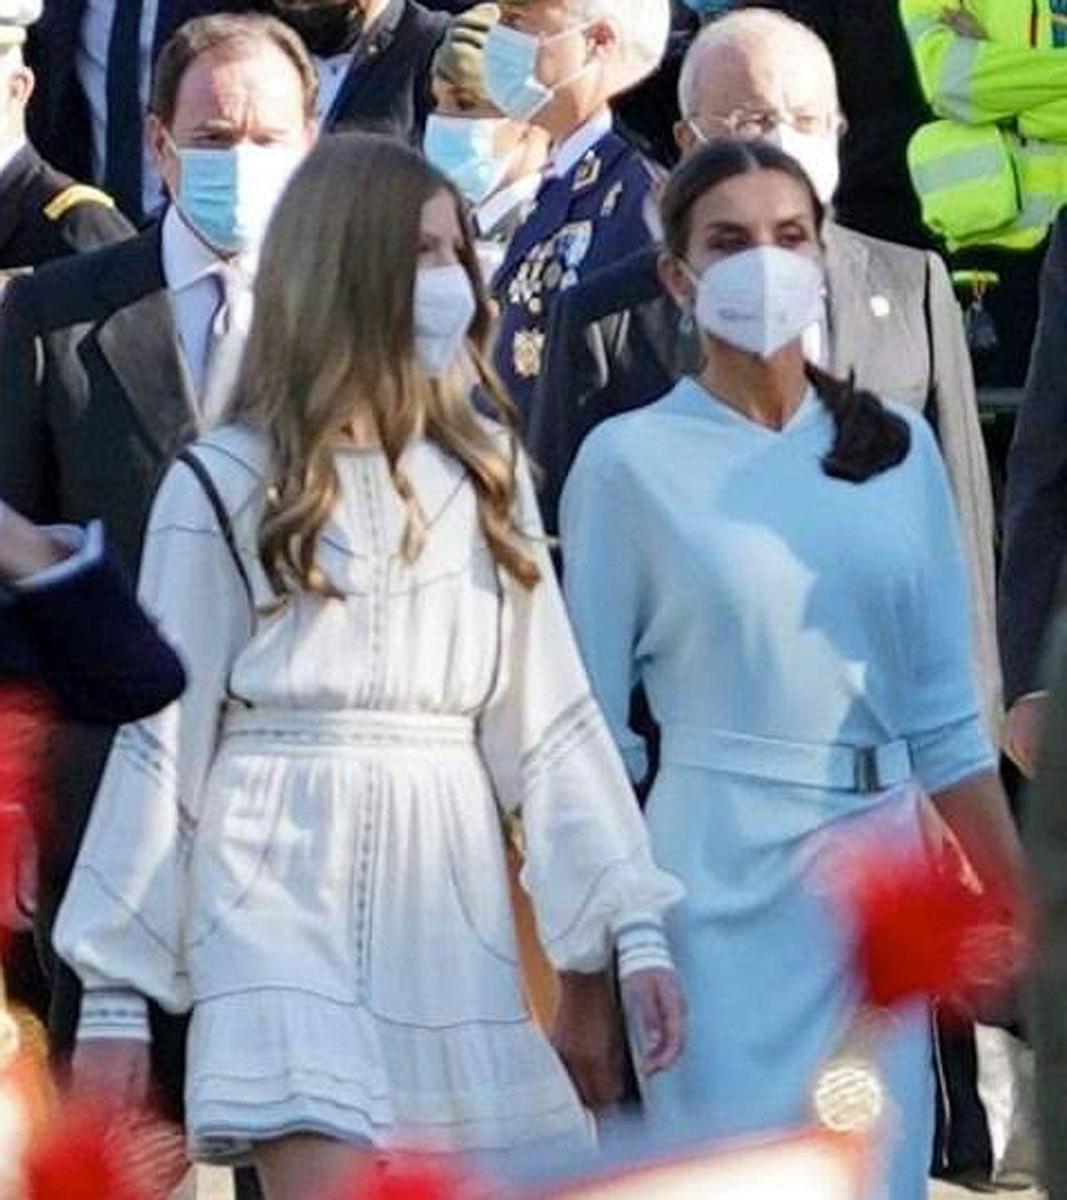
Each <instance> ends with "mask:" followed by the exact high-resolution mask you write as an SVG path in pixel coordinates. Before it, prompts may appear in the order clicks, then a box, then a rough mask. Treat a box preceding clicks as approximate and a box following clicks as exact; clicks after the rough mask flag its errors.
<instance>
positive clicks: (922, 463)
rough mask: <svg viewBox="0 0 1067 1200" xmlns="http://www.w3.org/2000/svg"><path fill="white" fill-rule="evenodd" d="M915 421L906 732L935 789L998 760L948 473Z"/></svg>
mask: <svg viewBox="0 0 1067 1200" xmlns="http://www.w3.org/2000/svg"><path fill="white" fill-rule="evenodd" d="M910 424H911V428H912V438H913V446H912V451H911V454H912V455H913V456H914V457H915V459H916V461H915V463H914V471H913V476H912V477H913V479H914V480H915V483H916V487H917V488H918V489H920V492H921V494H920V495H919V496H918V497H917V498H916V504H915V512H916V521H917V523H918V525H919V528H918V529H917V530H916V531H915V533H916V544H917V545H918V546H919V548H920V550H919V553H920V556H921V563H920V591H919V595H918V598H917V603H918V615H917V618H916V628H915V630H914V633H913V639H912V646H913V651H914V653H913V655H912V659H911V667H912V672H911V679H910V684H911V686H910V689H909V693H908V695H909V699H908V700H907V701H906V705H907V710H906V715H907V721H906V730H907V739H908V742H909V745H910V746H911V752H912V758H913V761H914V763H915V771H916V775H917V776H918V778H919V781H920V783H921V784H922V785H923V787H924V788H925V790H926V791H927V793H928V794H930V795H936V794H937V793H938V792H941V791H944V790H946V789H947V788H950V787H952V786H953V785H955V784H957V783H962V782H963V781H964V780H965V779H969V778H971V777H973V776H975V775H979V774H982V773H983V772H985V771H990V770H994V769H995V767H996V761H997V760H996V754H995V752H994V749H993V746H992V744H991V742H990V739H989V735H988V733H987V731H986V727H985V722H984V719H983V717H982V712H981V704H980V701H979V691H978V684H977V673H976V664H975V660H974V649H973V647H974V637H973V628H974V605H973V601H972V597H971V591H970V583H969V581H968V575H967V569H966V564H965V562H964V557H963V549H962V539H961V536H960V529H959V521H958V518H957V515H956V509H955V504H954V502H953V499H952V494H951V491H950V488H949V482H948V475H947V472H946V470H945V466H944V463H943V461H942V459H941V453H940V451H939V450H938V448H937V443H936V442H935V441H934V437H933V433H932V432H931V430H930V428H929V426H927V424H926V422H925V421H923V420H921V419H919V418H912V419H911V421H910ZM905 682H906V683H907V682H909V681H907V680H906V681H905Z"/></svg>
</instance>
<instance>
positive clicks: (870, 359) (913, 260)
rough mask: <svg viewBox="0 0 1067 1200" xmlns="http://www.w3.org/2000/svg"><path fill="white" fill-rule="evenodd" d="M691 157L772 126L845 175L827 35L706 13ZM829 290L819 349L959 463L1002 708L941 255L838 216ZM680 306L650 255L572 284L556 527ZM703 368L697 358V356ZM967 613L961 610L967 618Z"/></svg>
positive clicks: (987, 671)
mask: <svg viewBox="0 0 1067 1200" xmlns="http://www.w3.org/2000/svg"><path fill="white" fill-rule="evenodd" d="M679 98H680V104H681V112H682V120H681V121H680V122H679V123H678V125H677V127H676V130H675V137H676V139H677V142H678V145H679V148H680V149H681V151H682V153H683V155H684V154H688V153H691V152H692V151H693V150H694V149H695V148H696V147H697V146H699V145H700V144H701V143H702V142H703V141H706V140H709V139H711V138H714V137H723V136H740V137H745V138H766V139H767V140H771V141H774V142H776V143H777V144H779V145H780V146H781V147H782V148H783V149H784V150H786V151H787V152H788V153H790V154H792V155H793V156H794V157H795V158H797V159H798V160H799V161H800V162H801V164H802V165H803V166H804V167H805V168H806V170H807V171H808V174H809V176H810V177H811V179H812V182H813V183H814V185H815V188H816V190H817V191H818V192H819V194H820V196H821V198H822V199H823V201H824V203H829V201H830V200H831V199H832V197H833V193H834V191H835V189H836V185H837V179H838V174H839V172H838V161H839V160H838V141H839V138H840V134H841V131H842V121H841V117H840V109H839V104H838V96H837V84H836V78H835V73H834V66H833V61H832V59H831V58H830V54H829V51H828V50H827V49H826V47H825V45H824V44H823V43H822V42H821V41H820V39H819V38H818V36H817V35H816V34H814V33H813V32H812V31H811V30H810V29H808V28H807V27H805V26H804V25H801V24H799V23H798V22H796V21H793V20H791V19H790V18H789V17H786V16H784V15H783V14H781V13H778V12H773V11H770V10H767V9H760V8H751V9H744V10H740V11H737V12H732V13H729V14H727V15H726V16H724V17H722V18H720V19H718V20H715V21H713V22H712V23H711V24H710V25H708V26H707V27H706V28H705V29H704V30H703V31H702V33H701V34H700V36H699V37H698V38H697V40H696V41H695V42H694V43H693V45H692V46H691V47H690V50H689V53H688V54H687V56H686V60H685V63H684V65H683V67H682V76H681V80H680V83H679ZM826 259H827V270H828V277H829V285H830V286H829V292H830V294H829V297H828V302H827V306H826V312H825V316H824V320H823V321H822V322H821V323H820V326H819V327H817V328H816V329H814V330H812V331H811V336H810V339H809V344H808V347H807V349H808V353H809V356H811V357H812V358H814V359H816V360H818V361H821V362H822V363H824V364H825V365H826V366H827V367H828V368H829V369H830V370H831V371H833V372H834V373H835V374H837V375H840V376H845V375H848V374H850V373H855V377H856V382H857V384H858V385H859V386H860V387H863V388H867V389H869V390H870V391H873V392H874V393H875V394H876V395H878V396H880V397H881V398H882V399H884V400H888V401H896V402H899V403H903V404H907V405H910V406H911V407H913V408H917V409H920V410H923V411H925V412H926V413H927V415H928V416H929V418H930V420H931V421H932V422H933V424H934V425H935V427H936V429H937V432H938V436H939V439H940V443H941V447H942V450H943V452H944V454H945V459H946V462H947V464H948V470H949V474H950V476H951V479H952V484H953V489H954V492H955V495H956V500H957V503H958V506H959V509H960V513H961V516H962V519H963V531H964V539H965V546H966V552H967V558H968V562H969V564H970V571H971V580H972V585H973V589H974V594H975V596H976V600H977V616H978V620H977V622H976V625H977V629H976V656H977V663H978V669H979V674H980V678H981V683H982V687H983V693H984V699H985V704H986V709H987V712H988V715H989V718H990V721H991V722H993V721H995V720H996V719H997V716H998V713H999V704H1000V668H999V661H998V655H997V646H996V630H995V623H994V568H993V508H992V496H991V490H990V483H989V469H988V464H987V462H986V458H985V450H984V447H983V444H982V437H981V429H980V426H979V419H978V408H977V403H976V400H975V392H974V383H973V378H972V375H971V366H970V359H969V356H968V353H967V347H966V343H965V339H964V334H963V324H962V320H961V317H960V311H959V307H958V305H957V303H956V300H955V297H954V296H953V293H952V288H951V284H950V281H949V278H948V273H947V271H946V270H945V267H944V264H943V263H942V262H941V260H940V259H939V258H937V257H936V256H935V255H933V254H928V253H925V252H923V251H919V250H913V249H911V248H909V247H905V246H898V245H895V244H893V243H890V242H884V241H881V240H880V239H878V238H872V237H868V236H866V235H863V234H858V233H854V232H853V231H851V230H849V229H846V228H845V227H844V226H842V225H838V224H835V223H833V222H830V223H828V225H827V228H826ZM689 340H690V339H687V338H686V336H685V335H684V332H683V331H682V328H681V323H680V314H679V313H678V311H677V309H676V307H675V306H674V305H673V304H672V303H671V301H670V300H669V298H668V297H667V296H666V294H665V293H664V291H663V289H662V287H661V286H660V283H659V279H658V276H657V272H656V252H655V251H654V250H652V251H648V252H643V253H641V254H638V255H636V256H634V257H633V258H631V259H629V260H626V261H624V262H623V263H621V264H618V265H615V266H612V267H608V268H606V269H605V270H603V271H601V272H599V273H597V274H595V275H593V276H591V277H590V278H589V279H587V280H585V281H583V283H582V284H580V285H579V286H578V287H575V288H573V289H571V290H570V291H566V292H564V293H562V294H561V296H560V302H559V304H558V305H557V307H556V309H555V313H554V319H553V321H552V324H551V327H550V330H549V336H548V341H547V345H548V353H547V361H546V364H545V367H544V370H543V372H542V375H541V380H540V385H539V388H538V392H537V396H536V398H535V403H534V405H533V408H532V412H531V416H530V421H529V441H530V448H531V452H532V454H533V456H534V458H535V460H536V461H537V462H539V463H540V464H541V466H542V467H543V468H544V470H545V478H544V485H543V489H542V499H543V504H544V508H545V517H546V522H547V524H548V525H549V526H550V528H552V529H553V530H554V529H555V525H556V520H555V518H556V506H557V504H558V500H559V495H560V492H561V491H562V487H563V483H564V480H565V478H566V475H567V471H568V470H569V469H570V466H571V463H572V462H573V460H574V456H575V454H576V453H577V450H578V447H579V445H580V443H581V441H582V439H583V438H584V436H585V434H586V433H588V432H589V431H590V429H592V428H593V426H594V425H596V424H597V423H599V422H600V421H601V420H604V419H605V418H607V417H609V416H612V415H614V414H616V413H619V412H624V411H626V410H628V409H632V408H636V407H639V406H640V405H642V404H646V403H649V402H650V401H652V400H654V399H657V398H658V397H659V396H661V395H663V394H664V393H665V392H666V391H668V390H669V389H670V387H671V386H672V385H673V383H674V381H675V380H676V379H677V377H678V374H679V372H680V371H682V370H685V369H686V363H685V358H686V350H687V341H689ZM690 365H691V364H690ZM961 619H963V617H962V615H961Z"/></svg>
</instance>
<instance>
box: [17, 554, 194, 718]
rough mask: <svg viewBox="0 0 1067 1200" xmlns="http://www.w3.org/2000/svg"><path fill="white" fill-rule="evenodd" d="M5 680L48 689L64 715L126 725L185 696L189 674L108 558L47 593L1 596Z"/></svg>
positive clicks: (49, 586) (48, 588)
mask: <svg viewBox="0 0 1067 1200" xmlns="http://www.w3.org/2000/svg"><path fill="white" fill-rule="evenodd" d="M0 678H3V679H5V680H8V681H24V682H29V683H36V684H40V685H41V686H42V687H44V688H45V690H46V691H48V692H49V693H50V694H51V695H52V697H53V699H54V700H55V701H56V703H57V704H58V705H59V708H60V710H61V712H62V713H63V715H64V716H66V717H69V718H71V719H72V720H78V721H90V722H94V723H100V724H105V725H122V724H125V723H126V722H128V721H135V720H138V719H140V718H141V717H145V716H148V715H149V714H150V713H153V712H156V711H157V710H158V709H161V708H164V707H165V706H166V705H167V704H169V703H170V702H171V701H172V700H175V699H177V698H178V696H180V695H181V693H182V691H183V690H184V688H185V672H184V670H183V669H182V665H181V662H180V660H179V659H178V656H177V655H176V654H175V652H174V651H173V650H172V649H171V648H170V646H168V645H167V643H166V642H165V641H164V640H163V639H162V637H160V635H159V633H158V632H157V631H156V628H155V626H154V625H153V624H152V622H151V621H150V620H149V618H148V617H147V615H146V614H145V613H144V611H143V610H142V609H141V607H140V606H139V605H138V603H137V601H136V599H135V597H134V595H133V591H132V589H131V588H130V586H129V585H128V583H127V582H126V579H125V576H124V575H123V574H122V571H121V570H120V568H119V566H118V564H117V563H116V562H115V560H114V559H113V558H112V557H111V555H110V553H109V552H108V551H107V550H106V549H105V551H104V553H103V555H102V556H101V557H100V558H98V559H97V560H95V561H92V562H89V563H87V564H86V565H85V566H83V567H80V568H79V569H77V570H76V571H72V572H71V573H70V574H69V575H65V576H63V577H62V578H59V579H56V580H55V581H54V582H52V583H48V584H46V585H44V586H41V587H39V588H34V589H29V590H24V591H22V590H20V591H14V590H5V591H3V593H2V594H0Z"/></svg>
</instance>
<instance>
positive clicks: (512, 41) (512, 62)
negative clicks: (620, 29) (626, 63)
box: [484, 23, 591, 121]
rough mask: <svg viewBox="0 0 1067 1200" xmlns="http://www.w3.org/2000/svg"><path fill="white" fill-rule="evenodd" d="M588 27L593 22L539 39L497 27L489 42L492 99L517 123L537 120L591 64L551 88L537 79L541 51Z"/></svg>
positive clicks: (488, 74)
mask: <svg viewBox="0 0 1067 1200" xmlns="http://www.w3.org/2000/svg"><path fill="white" fill-rule="evenodd" d="M588 28H589V23H586V24H583V25H572V26H571V28H570V29H564V30H562V31H561V32H560V33H557V34H553V36H552V37H547V38H539V37H534V36H533V34H530V33H523V32H522V31H521V30H519V29H511V28H509V27H508V26H507V25H494V26H493V28H492V29H491V30H490V31H489V37H488V38H487V39H486V43H485V58H484V62H485V86H486V90H487V91H488V93H489V99H490V100H492V102H493V103H494V104H495V105H496V107H497V108H499V109H500V111H501V112H502V113H504V114H505V116H508V117H511V118H512V119H513V120H515V121H531V120H533V118H534V117H535V116H536V115H537V114H538V113H539V112H540V111H541V110H542V109H543V108H544V107H545V105H547V104H548V103H549V102H550V101H551V99H552V97H553V96H554V95H555V94H556V92H557V91H559V89H560V88H562V87H566V86H567V84H569V83H573V82H574V80H575V79H577V78H578V77H579V76H580V75H582V74H584V73H585V72H586V71H587V70H588V69H589V67H590V65H591V63H586V64H585V65H584V66H583V67H581V68H580V69H579V70H577V71H575V73H574V74H573V75H571V76H569V77H568V78H567V79H561V80H560V81H559V83H557V84H556V85H555V86H554V87H549V86H548V85H547V84H544V83H542V82H541V80H540V79H538V77H537V59H538V56H539V55H540V53H541V48H542V47H543V46H551V45H552V43H553V42H558V41H560V40H562V39H563V38H565V37H570V36H571V34H574V33H581V32H582V31H584V30H585V29H588Z"/></svg>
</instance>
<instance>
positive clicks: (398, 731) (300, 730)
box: [222, 707, 475, 750]
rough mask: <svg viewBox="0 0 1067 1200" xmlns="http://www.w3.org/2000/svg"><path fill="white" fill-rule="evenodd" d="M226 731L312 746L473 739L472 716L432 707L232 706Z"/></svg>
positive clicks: (235, 737) (234, 737)
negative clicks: (408, 709) (416, 709)
mask: <svg viewBox="0 0 1067 1200" xmlns="http://www.w3.org/2000/svg"><path fill="white" fill-rule="evenodd" d="M222 734H223V737H224V738H225V739H226V740H227V741H231V742H238V743H240V742H246V741H247V742H252V741H258V742H263V743H270V744H273V745H284V746H292V747H300V748H304V749H308V750H315V749H335V748H337V747H339V746H347V747H352V748H368V749H373V748H378V747H387V748H388V747H394V746H395V747H397V748H398V749H409V750H410V749H415V748H416V747H418V746H420V745H426V746H445V745H456V746H461V745H468V746H469V745H471V744H473V742H474V737H475V723H474V718H473V717H468V716H461V715H459V714H451V713H450V714H442V713H431V712H395V711H389V710H385V709H383V710H380V711H379V710H376V709H344V710H340V711H338V710H321V711H318V710H315V709H286V708H259V707H255V708H233V709H231V710H229V711H228V712H227V714H226V717H225V720H224V722H223V729H222Z"/></svg>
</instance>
